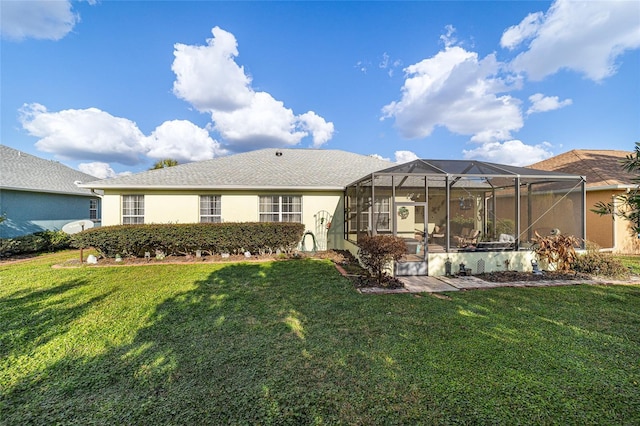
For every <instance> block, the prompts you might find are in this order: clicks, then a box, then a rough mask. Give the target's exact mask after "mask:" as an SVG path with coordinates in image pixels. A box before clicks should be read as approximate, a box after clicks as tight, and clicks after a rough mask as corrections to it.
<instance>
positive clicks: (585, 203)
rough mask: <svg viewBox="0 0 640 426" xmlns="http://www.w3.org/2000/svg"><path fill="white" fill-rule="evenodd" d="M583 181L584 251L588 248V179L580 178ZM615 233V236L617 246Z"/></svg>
mask: <svg viewBox="0 0 640 426" xmlns="http://www.w3.org/2000/svg"><path fill="white" fill-rule="evenodd" d="M580 178H581V179H582V249H583V250H584V249H586V248H587V177H586V176H580ZM615 238H616V237H615V232H614V236H613V241H614V246H615Z"/></svg>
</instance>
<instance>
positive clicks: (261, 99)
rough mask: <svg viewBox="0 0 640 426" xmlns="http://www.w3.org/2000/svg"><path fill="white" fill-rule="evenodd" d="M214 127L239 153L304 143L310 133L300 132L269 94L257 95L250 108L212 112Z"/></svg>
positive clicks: (290, 116)
mask: <svg viewBox="0 0 640 426" xmlns="http://www.w3.org/2000/svg"><path fill="white" fill-rule="evenodd" d="M211 117H212V118H213V121H214V123H215V126H214V128H215V129H216V130H217V131H218V132H220V135H221V136H222V138H223V139H225V141H227V142H228V143H229V144H230V145H232V146H234V147H236V148H238V150H246V149H256V148H259V147H267V146H291V145H296V144H298V143H300V140H301V139H302V138H303V137H305V136H306V135H307V133H306V132H303V131H296V126H295V123H296V117H295V115H294V114H293V111H291V110H290V109H288V108H285V107H284V105H283V103H282V102H280V101H276V100H275V99H273V97H272V96H271V95H270V94H268V93H266V92H258V93H255V96H254V97H253V99H252V102H251V104H250V105H248V106H246V107H244V108H239V109H236V110H233V111H229V112H227V111H212V112H211Z"/></svg>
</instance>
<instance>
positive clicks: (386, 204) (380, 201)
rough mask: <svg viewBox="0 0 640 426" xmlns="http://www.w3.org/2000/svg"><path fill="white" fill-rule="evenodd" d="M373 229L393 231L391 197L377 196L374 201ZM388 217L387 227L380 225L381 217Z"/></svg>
mask: <svg viewBox="0 0 640 426" xmlns="http://www.w3.org/2000/svg"><path fill="white" fill-rule="evenodd" d="M373 206H374V207H373V220H374V223H373V227H374V228H373V229H375V230H376V231H391V198H390V197H376V198H375V201H374V203H373ZM384 218H386V220H387V223H386V228H385V227H381V226H379V224H380V223H384V221H382V222H381V219H383V220H384Z"/></svg>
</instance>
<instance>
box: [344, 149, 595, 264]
mask: <svg viewBox="0 0 640 426" xmlns="http://www.w3.org/2000/svg"><path fill="white" fill-rule="evenodd" d="M536 232H537V233H538V234H540V235H542V236H545V235H550V234H554V233H558V232H559V233H562V234H568V235H573V236H576V237H578V238H579V239H581V240H582V239H584V236H585V179H584V177H581V176H575V175H567V174H563V173H555V172H548V171H542V170H533V169H528V168H524V167H514V166H507V165H501V164H494V163H487V162H481V161H465V160H415V161H412V162H410V163H406V164H401V165H398V166H394V167H391V168H388V169H385V170H381V171H379V172H375V173H372V174H371V175H369V176H366V177H363V178H362V179H360V180H358V181H356V182H354V183H353V184H351V185H349V186H348V187H347V189H346V192H345V238H346V239H347V240H348V241H350V242H352V243H354V244H355V245H357V242H358V238H361V236H362V235H379V234H391V235H395V236H398V237H401V238H403V239H404V240H405V242H406V243H407V253H406V255H405V259H404V261H403V262H402V265H396V272H397V273H398V274H399V275H423V274H425V275H426V274H427V270H428V265H427V262H428V260H429V256H430V255H432V254H438V253H444V254H445V255H447V256H448V257H447V259H450V257H451V255H452V254H453V253H456V254H458V256H457V257H456V260H460V259H462V260H465V259H473V262H474V263H475V262H476V260H478V261H479V260H480V259H485V258H486V259H489V260H487V261H492V260H491V259H492V258H493V257H495V256H493V257H487V256H478V253H496V252H502V253H504V252H518V251H523V250H526V249H529V248H530V247H531V245H532V239H533V238H534V237H535V235H536ZM465 253H474V254H475V257H472V258H471V257H468V256H467V257H466V258H465V257H464V255H465ZM502 257H503V258H507V259H509V258H513V256H511V257H509V256H505V255H503V256H502ZM440 259H443V257H442V256H440ZM485 263H486V262H485ZM476 266H477V268H476V269H480V266H481V265H480V264H479V263H478V265H476ZM403 268H404V269H407V270H406V271H404V270H403ZM483 269H486V270H491V269H495V268H490V267H487V265H485V266H484V268H483Z"/></svg>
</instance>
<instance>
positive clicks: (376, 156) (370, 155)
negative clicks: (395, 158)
mask: <svg viewBox="0 0 640 426" xmlns="http://www.w3.org/2000/svg"><path fill="white" fill-rule="evenodd" d="M369 157H372V158H377V159H378V160H384V161H391V159H390V158H388V157H383V156H382V155H380V154H369Z"/></svg>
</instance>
